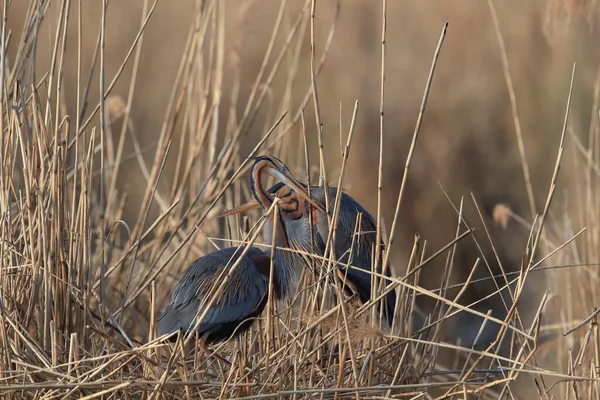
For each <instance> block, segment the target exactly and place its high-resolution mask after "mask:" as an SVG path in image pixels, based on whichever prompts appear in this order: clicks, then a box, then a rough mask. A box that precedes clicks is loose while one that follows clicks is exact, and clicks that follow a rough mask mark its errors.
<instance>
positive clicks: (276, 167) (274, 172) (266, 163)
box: [221, 156, 325, 217]
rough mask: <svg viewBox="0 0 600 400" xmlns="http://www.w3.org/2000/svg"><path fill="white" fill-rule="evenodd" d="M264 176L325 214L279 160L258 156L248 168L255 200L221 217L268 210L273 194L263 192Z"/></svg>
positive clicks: (226, 212)
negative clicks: (269, 177) (286, 187)
mask: <svg viewBox="0 0 600 400" xmlns="http://www.w3.org/2000/svg"><path fill="white" fill-rule="evenodd" d="M265 175H269V176H271V177H273V178H275V179H276V180H277V182H280V183H282V184H284V185H287V186H288V187H290V188H291V189H292V190H294V192H296V193H298V194H299V195H300V196H302V197H303V198H304V199H305V200H306V201H308V202H309V203H310V204H312V205H313V206H314V207H315V208H316V209H318V210H320V211H323V212H325V206H324V205H323V204H322V203H321V202H320V201H318V200H316V199H315V198H313V197H311V196H309V195H308V191H307V190H306V188H305V186H304V185H303V184H302V183H300V182H299V181H298V180H297V179H296V178H294V176H293V175H292V173H291V172H290V170H289V169H288V167H287V166H286V165H285V164H284V163H283V162H282V161H281V160H280V159H278V158H277V157H273V156H260V157H255V158H254V165H253V166H252V168H250V187H251V188H252V192H253V194H254V197H255V199H256V200H254V201H251V202H248V203H245V204H242V205H240V206H238V207H235V208H232V209H230V210H227V211H225V212H224V213H223V214H221V216H223V217H224V216H228V215H233V214H239V213H241V212H244V211H248V210H251V209H254V208H258V207H261V206H262V207H264V208H268V207H269V206H270V204H269V202H268V199H271V200H272V198H273V193H271V190H269V191H268V192H267V191H265V189H264V187H263V185H262V177H263V176H265ZM280 187H281V186H280Z"/></svg>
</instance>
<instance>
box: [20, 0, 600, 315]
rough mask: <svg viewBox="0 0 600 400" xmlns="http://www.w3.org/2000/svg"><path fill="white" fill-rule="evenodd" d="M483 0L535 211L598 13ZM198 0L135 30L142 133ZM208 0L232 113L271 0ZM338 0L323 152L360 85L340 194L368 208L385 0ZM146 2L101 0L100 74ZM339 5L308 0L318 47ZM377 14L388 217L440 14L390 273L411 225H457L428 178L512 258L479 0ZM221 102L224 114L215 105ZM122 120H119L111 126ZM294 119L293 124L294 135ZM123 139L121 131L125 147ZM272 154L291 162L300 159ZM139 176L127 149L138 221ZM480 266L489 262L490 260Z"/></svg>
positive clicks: (505, 148) (518, 185)
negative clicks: (218, 31)
mask: <svg viewBox="0 0 600 400" xmlns="http://www.w3.org/2000/svg"><path fill="white" fill-rule="evenodd" d="M55 3H56V4H58V2H55ZM73 3H74V4H72V5H71V6H72V7H76V6H77V4H76V3H77V2H73ZM81 3H82V5H83V8H82V14H83V17H84V18H83V20H84V35H83V57H82V71H84V74H83V76H85V77H87V74H88V71H89V68H90V66H91V64H92V54H93V50H94V45H95V43H96V40H97V34H98V32H99V29H100V19H101V3H100V1H83V2H81ZM288 3H289V6H288V8H287V11H286V15H285V17H284V21H283V31H284V32H285V30H286V29H289V26H290V25H291V24H292V22H293V21H294V20H295V18H296V16H297V15H298V13H299V12H300V10H301V8H302V5H303V3H304V2H302V1H289V2H288ZM495 3H496V4H495V6H496V8H497V12H498V19H499V23H500V29H501V32H502V35H503V37H504V40H505V43H506V48H507V56H508V60H509V63H510V74H511V76H512V80H513V83H514V88H515V94H516V101H517V107H518V115H519V117H520V123H521V126H522V131H523V138H524V145H525V151H526V157H527V162H528V165H529V169H530V172H531V178H532V186H533V190H534V195H535V199H536V211H537V212H539V213H541V211H542V209H543V205H544V202H545V199H546V194H547V191H548V187H549V184H550V177H551V175H552V171H553V168H554V162H555V158H556V151H557V146H558V142H559V138H560V132H561V127H562V122H563V118H564V110H565V106H566V101H567V93H568V87H569V80H570V75H571V68H572V65H573V62H577V72H576V76H575V91H574V97H573V106H572V115H571V124H570V126H571V127H572V129H573V132H574V133H575V134H577V135H579V137H580V138H581V140H582V141H583V143H584V145H585V144H586V141H587V131H588V128H589V124H590V120H591V114H590V112H591V109H592V100H593V87H594V81H595V79H596V75H597V71H598V57H599V54H600V53H599V52H598V51H597V50H598V48H597V43H598V41H597V38H598V37H597V36H598V35H597V33H596V32H597V27H596V26H594V22H595V16H596V15H597V13H598V11H597V9H596V8H594V7H595V2H581V1H565V2H562V1H561V2H559V1H555V0H551V1H548V0H530V1H519V2H517V1H497V2H495ZM56 4H53V7H56ZM197 4H198V2H193V1H183V0H177V1H164V0H163V1H160V2H159V3H158V5H157V8H156V10H155V12H154V15H153V16H152V18H151V19H150V22H149V24H148V27H147V29H146V31H145V35H144V39H143V49H142V54H141V59H140V67H139V70H138V77H137V87H136V93H135V97H134V101H133V105H132V109H131V117H132V122H133V124H134V126H135V129H136V131H137V133H138V135H139V136H140V137H141V138H142V139H143V141H144V143H145V145H150V144H153V143H155V142H156V140H157V138H158V135H159V133H160V130H161V124H162V120H163V118H164V115H165V112H166V107H167V103H168V101H169V95H170V92H171V88H172V86H173V82H174V79H175V75H176V72H177V68H178V66H179V63H180V59H181V54H182V52H183V50H184V44H185V39H186V36H187V33H188V31H189V27H190V26H191V24H192V23H193V20H194V18H195V10H196V7H197ZM215 4H218V6H219V7H222V11H223V13H224V14H223V15H224V16H225V27H226V29H225V36H224V40H225V42H224V50H225V53H224V57H225V69H224V83H223V101H224V103H223V104H224V109H225V110H226V109H227V107H228V101H229V98H230V94H231V92H232V91H233V90H234V82H235V81H236V79H234V77H236V76H237V74H239V78H240V79H239V82H240V86H239V101H238V103H237V104H238V105H237V107H236V111H237V113H239V114H241V112H242V111H243V106H244V104H245V103H244V99H246V98H247V96H248V95H249V92H250V89H251V87H252V84H253V82H254V80H255V77H256V75H257V73H258V71H259V68H260V65H261V62H262V59H263V55H264V52H265V50H266V48H267V45H268V43H269V38H270V35H271V31H272V29H273V24H274V21H275V18H276V15H277V13H278V10H279V6H280V4H281V3H280V2H279V1H268V0H256V1H250V0H245V1H235V0H228V1H222V2H216V3H215ZM340 4H341V9H340V14H339V21H338V22H337V28H336V31H335V35H334V37H333V42H332V44H331V49H330V51H329V54H328V55H327V59H326V63H325V66H324V69H323V72H322V74H321V75H320V77H319V80H318V89H319V99H320V105H321V114H322V119H323V123H324V135H325V138H326V154H327V160H328V161H327V164H328V168H329V171H330V174H331V176H333V177H334V178H336V179H337V175H336V173H337V171H338V170H339V157H340V150H339V139H338V137H339V136H338V132H339V129H340V127H339V120H340V117H339V112H340V111H339V110H340V107H342V110H343V111H342V112H343V117H342V121H343V129H344V131H345V132H347V129H348V125H349V121H350V116H351V113H352V107H353V103H354V101H355V100H359V102H360V110H359V114H358V125H357V128H356V134H355V140H354V143H353V146H352V150H351V155H350V159H349V165H348V174H347V176H346V178H345V187H346V189H347V191H348V193H350V194H351V195H352V196H354V197H355V198H356V199H357V200H358V201H359V202H361V203H362V204H364V205H365V206H366V208H367V209H368V210H370V211H372V212H373V213H374V212H375V210H376V205H377V198H376V185H377V163H378V146H379V144H378V137H379V136H378V135H379V91H380V65H381V64H380V63H381V46H380V37H381V20H382V18H381V16H382V15H381V14H382V5H381V2H377V1H373V0H363V1H358V0H353V1H349V0H346V1H341V2H340ZM142 7H143V2H142V1H140V0H137V1H123V0H113V1H111V2H110V4H109V7H108V15H107V35H106V76H107V82H109V81H110V80H111V79H112V77H113V76H114V74H115V73H116V71H117V69H118V68H119V66H120V64H121V63H122V61H123V59H124V57H125V54H126V52H127V51H128V49H129V47H130V46H131V43H132V42H133V40H134V37H135V35H136V34H137V32H138V30H139V26H140V18H141V12H142ZM335 7H336V2H334V1H329V0H328V1H319V2H318V3H317V12H316V44H317V57H319V56H320V52H321V51H322V50H323V48H324V46H325V40H326V37H327V35H328V33H329V30H330V26H331V23H332V20H333V18H334V14H335ZM26 8H27V2H25V1H17V2H13V3H12V4H11V6H10V9H9V18H8V28H9V29H11V31H12V32H13V35H14V37H13V38H12V41H13V43H18V42H19V37H20V35H21V29H22V26H23V18H24V13H25V10H26ZM47 15H48V17H47V21H46V22H45V23H46V26H45V28H44V30H42V31H41V32H40V35H39V36H40V40H39V43H38V47H37V51H38V58H37V63H38V64H37V65H36V70H37V71H47V70H48V68H49V62H50V59H49V58H50V54H52V43H53V40H54V37H53V35H54V32H55V30H54V29H55V26H56V23H57V19H58V10H53V11H51V12H50V13H48V14H47ZM53 16H54V17H53ZM53 18H54V19H53ZM387 19H388V25H387V39H388V40H387V46H388V47H387V57H386V73H387V80H386V93H385V139H384V140H385V145H384V154H383V158H384V184H383V187H384V189H383V193H384V198H383V216H384V218H385V223H386V227H387V228H388V229H389V227H390V225H391V219H392V217H393V212H394V207H395V203H396V196H397V194H398V189H399V187H400V182H401V179H402V175H403V171H404V165H405V161H406V155H407V152H408V147H409V144H410V141H411V137H412V134H413V130H414V126H415V121H416V118H417V115H418V109H419V105H420V102H421V97H422V94H423V89H424V87H425V82H426V79H427V75H428V72H429V67H430V65H431V60H432V56H433V52H434V49H435V46H436V43H437V41H438V38H439V35H440V32H441V29H442V26H443V24H444V23H445V22H448V23H449V29H448V34H447V37H446V41H445V43H444V46H443V49H442V53H441V57H440V61H439V63H438V68H437V71H436V75H435V79H434V82H433V86H432V90H431V95H430V98H429V103H428V106H427V111H426V114H425V119H424V123H423V127H422V130H421V133H420V137H419V141H418V144H417V148H416V153H415V156H414V160H413V164H412V169H411V171H410V180H409V185H408V187H407V193H406V197H405V199H404V203H403V206H402V209H401V211H400V225H399V229H400V236H399V239H397V240H396V244H395V248H394V253H393V260H394V263H395V268H396V273H402V272H403V271H404V270H405V268H406V262H407V259H408V252H409V251H410V248H411V246H412V242H413V235H414V234H415V233H417V232H418V233H420V234H421V237H422V238H423V239H426V240H427V243H428V244H427V246H428V249H429V253H430V254H431V253H432V252H434V251H436V250H437V249H439V248H440V247H442V246H443V245H445V244H446V243H448V242H449V241H450V240H452V238H453V237H454V235H455V231H456V223H457V215H456V212H455V211H454V209H453V208H452V205H451V204H450V203H449V202H448V200H447V199H446V197H445V195H444V193H443V191H442V190H441V188H440V186H441V187H443V189H444V190H445V191H446V192H447V193H448V195H449V196H450V198H451V200H452V201H453V202H454V204H455V205H458V204H459V202H460V198H461V196H465V210H466V215H467V221H469V223H470V224H471V225H472V226H473V227H475V228H476V229H477V230H478V232H479V233H480V234H483V226H482V224H481V222H480V221H479V218H478V216H477V213H476V211H475V208H474V206H473V202H472V199H471V197H470V192H473V194H474V196H475V198H476V199H477V201H478V203H479V205H480V206H481V209H482V211H483V213H484V216H485V219H486V223H487V226H488V228H489V229H490V232H491V234H492V237H493V238H494V241H495V244H496V246H497V250H498V252H499V254H500V256H501V259H502V260H503V263H504V265H505V267H506V268H507V269H510V270H516V269H518V267H519V264H520V260H521V256H522V254H523V251H524V249H525V244H526V240H527V236H528V230H527V229H526V228H524V227H522V226H520V225H519V224H517V223H516V222H515V221H514V220H510V221H509V223H508V226H507V228H506V230H504V229H502V228H501V227H500V226H498V225H496V224H494V223H493V221H492V219H491V212H492V209H493V207H494V205H496V204H497V203H507V204H509V205H510V207H511V209H512V210H513V211H514V212H515V213H517V214H518V215H520V216H522V217H523V218H525V219H526V220H527V221H529V222H531V215H530V212H529V205H528V203H527V195H526V190H525V183H524V178H523V172H522V169H521V165H520V162H519V153H518V147H517V139H516V135H515V126H514V122H513V114H512V112H511V103H510V99H509V96H508V91H507V85H506V82H505V78H504V74H503V70H502V62H501V53H500V49H499V45H498V40H497V37H496V33H495V31H494V26H493V23H492V18H491V14H490V8H489V6H488V3H487V2H486V1H473V0H470V1H467V0H454V1H443V2H442V1H433V0H420V1H411V2H409V1H389V2H388V12H387ZM44 32H45V33H44ZM76 35H77V26H76V22H75V21H71V23H70V26H69V41H68V43H67V53H66V54H67V56H66V57H67V58H66V59H65V63H64V78H65V85H64V91H65V95H66V99H67V101H66V107H67V108H68V109H73V110H74V102H75V99H76V93H75V88H76V86H77V85H76V73H77V53H76V43H77V41H76ZM304 40H305V44H304V46H303V48H302V52H301V57H300V62H299V66H298V67H299V75H298V79H297V81H296V82H295V83H294V86H293V87H294V89H295V91H294V93H292V96H293V103H294V104H295V106H297V105H298V103H299V101H300V99H301V97H302V96H303V95H304V93H305V91H306V89H307V88H308V85H309V84H310V46H309V44H310V37H309V32H308V30H307V32H306V33H305V37H304ZM281 44H282V40H281V39H280V40H278V41H276V44H275V46H276V48H278V47H277V46H281ZM15 51H16V48H15V46H12V47H9V54H14V52H15ZM271 62H272V61H271ZM284 62H285V61H284ZM284 69H285V67H284ZM97 78H98V71H97V70H96V73H95V75H94V79H95V80H94V81H93V84H92V86H91V91H90V99H91V100H92V101H91V102H92V103H93V104H95V103H96V102H97V99H98V98H99V91H98V84H97ZM130 79H131V66H130V64H128V66H127V67H126V69H125V72H124V74H123V75H122V77H121V78H120V80H119V81H118V83H117V85H116V86H115V88H114V90H113V94H115V95H119V96H121V97H123V98H126V97H127V91H128V86H129V80H130ZM282 79H284V78H276V79H275V80H274V84H273V86H272V89H271V92H270V93H269V96H268V99H267V102H266V103H267V104H266V106H265V107H263V109H262V112H261V114H260V115H259V118H258V120H257V122H256V123H255V124H254V125H253V127H252V129H251V132H250V134H249V135H248V136H247V137H245V138H244V144H245V146H246V147H247V148H248V149H250V148H251V147H252V146H253V145H254V144H255V143H256V141H257V140H258V139H259V138H260V137H261V136H262V135H263V134H264V133H265V131H266V128H265V126H269V125H270V124H271V123H272V122H273V120H274V118H275V116H273V113H272V111H271V109H272V108H273V104H277V103H278V102H279V101H281V98H282V96H283V93H282V90H280V88H281V87H283V84H282V82H281V80H282ZM223 114H224V116H223V118H224V120H225V117H226V115H225V114H226V113H225V112H223ZM313 114H314V113H313V107H312V102H311V103H309V106H308V108H307V121H309V123H308V134H309V136H310V145H311V153H312V154H313V157H312V160H313V165H317V164H316V162H317V161H316V160H317V158H316V139H315V138H316V129H315V124H314V115H313ZM94 123H96V122H94ZM117 127H118V123H117ZM119 130H120V127H118V129H114V130H113V131H114V132H118V131H119ZM299 134H300V127H299V125H298V127H297V129H294V130H292V132H291V133H290V135H299ZM115 140H116V139H115ZM566 145H567V147H568V148H570V150H568V152H575V151H574V150H573V146H574V144H573V142H572V140H570V139H569V137H568V139H567V144H566ZM132 151H133V150H132V145H131V143H130V142H129V141H128V142H127V144H126V148H125V152H126V153H130V152H132ZM174 154H176V152H175V151H172V152H171V155H172V157H170V158H169V160H168V163H167V169H166V173H165V174H164V177H163V178H162V179H161V183H160V185H159V190H161V189H162V190H166V189H168V188H169V173H171V174H172V173H173V169H174V163H175V160H174V156H173V155H174ZM145 157H146V160H147V161H148V163H151V162H152V160H153V158H154V151H153V150H151V151H149V152H147V153H146V154H145ZM284 161H286V162H288V163H289V164H292V165H293V164H297V160H284ZM573 174H575V172H573V171H569V170H568V165H566V166H565V168H564V171H562V175H561V179H560V180H559V185H560V186H559V191H558V195H557V197H556V199H555V200H556V201H557V203H556V205H555V206H556V207H557V210H561V207H563V206H564V205H566V204H571V205H572V203H574V199H572V198H570V195H569V190H568V189H569V186H568V185H567V183H568V182H569V181H570V178H571V177H572V176H573ZM140 176H141V173H140V170H139V167H138V166H137V164H136V163H135V162H132V163H129V164H127V168H126V169H125V170H124V171H123V172H122V174H121V178H120V189H121V191H129V193H130V194H129V198H128V203H127V206H126V208H125V210H126V212H125V216H124V217H125V219H126V220H128V219H133V220H134V219H135V218H136V217H137V213H138V211H139V202H140V196H141V195H142V194H141V193H139V191H136V185H140V186H141V187H145V182H141V178H140ZM569 200H570V201H571V203H569ZM152 215H153V216H154V217H156V215H157V210H156V209H153V214H152ZM151 218H152V217H151ZM551 223H552V221H550V222H549V224H551ZM572 223H573V225H574V229H575V230H576V231H577V230H579V229H580V228H581V227H583V226H584V224H585V221H579V220H574V221H573V222H572ZM481 237H482V238H484V236H481ZM481 242H482V245H483V247H484V253H485V254H483V256H485V257H486V259H488V260H489V261H490V262H492V261H493V259H494V257H493V253H491V250H490V246H489V243H488V242H487V240H482V241H481ZM458 251H459V257H458V258H457V259H456V263H457V264H458V265H457V266H456V270H457V271H458V272H457V276H455V277H454V280H455V281H457V282H458V281H461V280H464V278H465V276H466V274H467V273H468V270H469V269H470V268H471V266H472V265H473V263H474V261H475V259H476V258H477V257H480V256H482V255H480V254H479V253H478V251H477V250H476V247H475V245H474V243H473V241H472V240H465V241H463V242H462V243H461V245H460V246H459V249H458ZM444 262H445V260H444V257H441V258H440V259H439V260H437V264H436V265H430V266H427V268H426V270H425V271H424V274H423V279H425V284H426V285H428V286H430V287H434V286H438V285H439V279H440V278H439V274H434V273H433V272H434V271H436V270H437V269H438V268H440V267H443V264H444ZM492 268H496V266H495V265H494V264H493V263H492ZM495 272H497V271H496V270H495ZM485 275H487V273H485V271H484V270H483V269H480V274H479V276H485ZM490 285H491V284H489V285H479V286H477V288H478V289H477V290H475V291H473V293H471V298H472V299H475V298H478V297H480V296H481V295H482V294H483V293H485V292H486V291H489V290H490V289H491V287H492V286H490ZM491 304H493V302H492V303H491ZM489 307H490V305H484V306H482V309H484V311H485V310H486V309H487V308H489Z"/></svg>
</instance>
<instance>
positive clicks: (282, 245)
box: [264, 211, 297, 296]
mask: <svg viewBox="0 0 600 400" xmlns="http://www.w3.org/2000/svg"><path fill="white" fill-rule="evenodd" d="M273 214H277V216H276V217H274V216H273ZM268 218H269V222H270V224H266V225H265V231H264V233H265V239H267V243H266V244H273V245H274V250H272V251H274V252H275V254H274V255H273V259H274V263H275V268H276V271H277V279H278V280H279V287H280V290H281V294H282V295H283V296H285V295H287V294H289V293H290V292H292V291H293V288H294V286H295V283H296V281H297V279H296V278H297V271H296V268H295V264H294V257H293V254H292V253H290V251H289V250H284V249H289V248H290V247H291V246H290V244H289V242H288V237H287V234H286V229H285V226H284V222H283V218H282V217H281V214H280V212H279V211H277V212H273V213H271V214H269V216H268ZM273 226H275V228H276V229H275V238H274V239H275V240H273Z"/></svg>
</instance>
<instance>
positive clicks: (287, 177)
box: [268, 169, 326, 212]
mask: <svg viewBox="0 0 600 400" xmlns="http://www.w3.org/2000/svg"><path fill="white" fill-rule="evenodd" d="M268 174H269V175H271V176H272V177H274V178H275V179H278V180H279V181H281V182H283V183H285V184H286V185H288V186H289V187H291V188H292V189H293V190H294V191H295V192H296V193H298V194H299V195H300V196H302V197H304V199H305V200H306V201H308V202H309V203H310V204H312V205H313V206H314V207H315V208H316V209H317V210H320V211H323V212H326V211H325V206H324V205H323V204H322V203H321V202H320V201H318V200H316V199H314V198H312V197H311V196H309V195H308V191H307V190H306V189H305V188H304V186H302V184H301V183H300V182H298V181H297V180H296V178H294V177H293V176H292V175H291V174H283V173H281V172H280V171H279V170H276V169H269V170H268Z"/></svg>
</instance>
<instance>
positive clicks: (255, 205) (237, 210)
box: [220, 200, 260, 217]
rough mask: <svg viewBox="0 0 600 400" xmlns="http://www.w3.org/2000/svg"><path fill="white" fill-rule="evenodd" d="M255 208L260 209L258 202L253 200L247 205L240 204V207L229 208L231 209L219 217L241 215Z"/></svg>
mask: <svg viewBox="0 0 600 400" xmlns="http://www.w3.org/2000/svg"><path fill="white" fill-rule="evenodd" d="M255 208H260V203H259V202H258V201H256V200H253V201H249V202H248V203H245V204H242V205H240V206H237V207H234V208H231V209H229V210H227V211H225V212H224V213H222V214H221V215H220V216H221V217H228V216H230V215H235V214H239V213H242V212H244V211H249V210H253V209H255Z"/></svg>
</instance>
